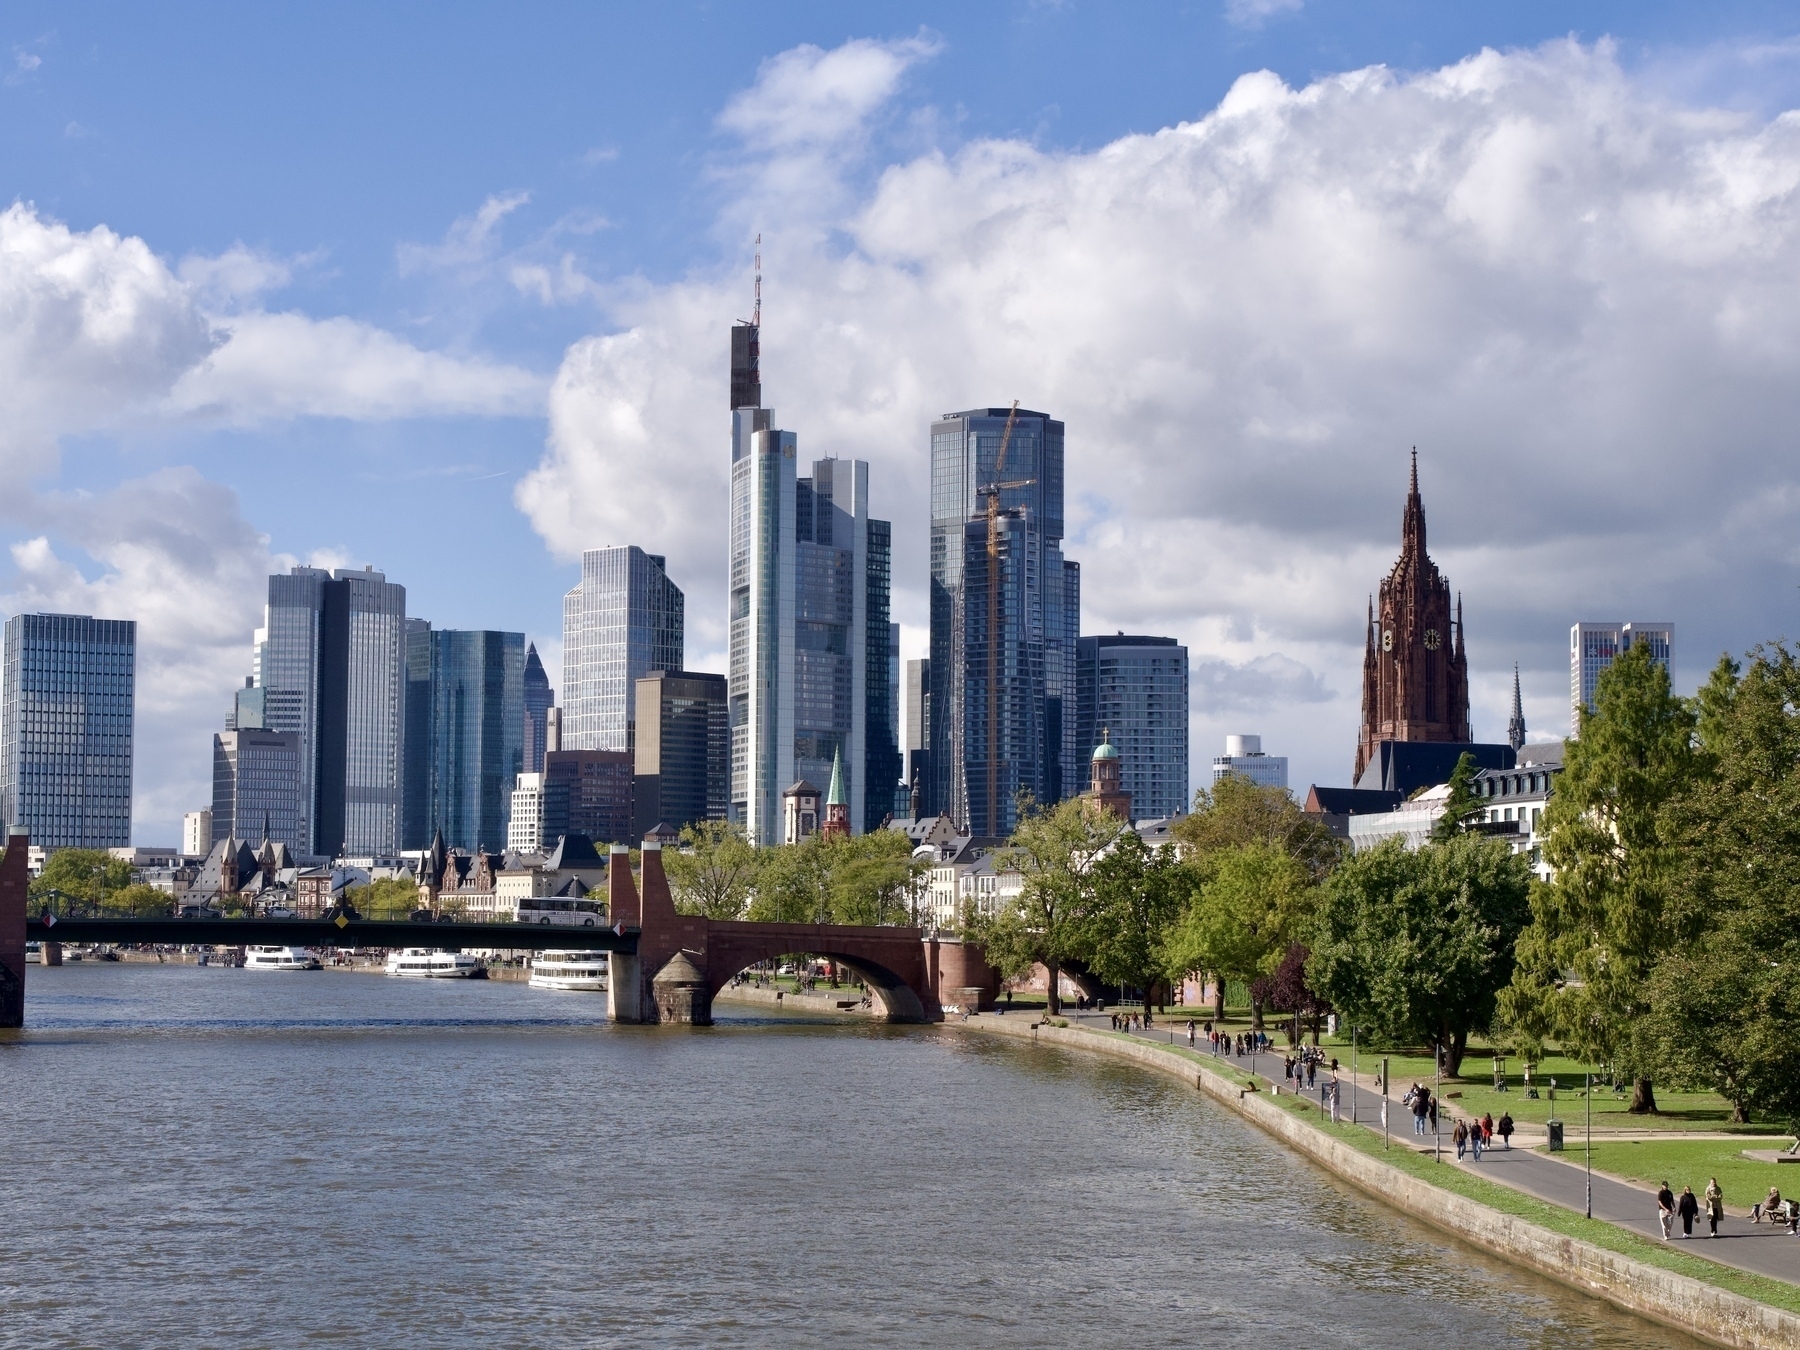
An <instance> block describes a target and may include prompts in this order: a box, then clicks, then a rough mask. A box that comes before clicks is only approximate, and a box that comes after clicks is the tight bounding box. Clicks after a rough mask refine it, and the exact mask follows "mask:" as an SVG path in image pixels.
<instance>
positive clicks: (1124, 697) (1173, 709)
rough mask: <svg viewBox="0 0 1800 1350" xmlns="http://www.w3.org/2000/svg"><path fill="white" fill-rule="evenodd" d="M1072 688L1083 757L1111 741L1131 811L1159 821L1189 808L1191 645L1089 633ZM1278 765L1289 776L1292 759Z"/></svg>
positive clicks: (1079, 653)
mask: <svg viewBox="0 0 1800 1350" xmlns="http://www.w3.org/2000/svg"><path fill="white" fill-rule="evenodd" d="M1075 691H1076V692H1075V708H1076V714H1075V718H1076V722H1077V724H1078V726H1079V729H1080V736H1079V746H1080V749H1081V753H1082V757H1083V758H1084V759H1085V758H1087V757H1088V756H1089V755H1091V754H1092V753H1093V751H1094V747H1095V746H1097V745H1099V744H1100V743H1101V741H1102V740H1103V739H1107V740H1110V741H1111V742H1112V745H1113V747H1114V748H1115V749H1116V750H1117V751H1118V752H1119V786H1120V787H1121V788H1123V789H1124V790H1125V791H1126V792H1129V793H1130V794H1131V813H1132V815H1133V816H1135V817H1136V818H1137V819H1139V820H1155V819H1159V818H1161V817H1165V816H1174V815H1179V814H1181V813H1182V812H1184V811H1186V810H1187V809H1188V804H1189V803H1188V653H1187V648H1186V647H1183V646H1182V645H1181V644H1180V643H1178V642H1177V641H1176V640H1175V639H1174V638H1172V637H1134V636H1131V635H1129V634H1126V633H1111V634H1104V635H1101V636H1099V637H1084V638H1082V639H1081V640H1080V642H1079V643H1078V644H1077V647H1076V661H1075ZM1251 739H1255V738H1254V737H1252V738H1251ZM1281 763H1282V765H1283V771H1284V773H1285V767H1286V764H1287V761H1286V760H1285V759H1284V760H1282V761H1281ZM1286 785H1287V784H1286V782H1285V781H1284V782H1283V783H1282V786H1283V787H1285V786H1286Z"/></svg>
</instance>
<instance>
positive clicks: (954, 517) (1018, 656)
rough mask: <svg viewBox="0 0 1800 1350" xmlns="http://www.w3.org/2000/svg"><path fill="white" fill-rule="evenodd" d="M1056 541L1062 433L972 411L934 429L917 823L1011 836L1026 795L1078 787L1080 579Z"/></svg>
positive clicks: (1054, 796) (1052, 795) (1048, 796)
mask: <svg viewBox="0 0 1800 1350" xmlns="http://www.w3.org/2000/svg"><path fill="white" fill-rule="evenodd" d="M1009 417H1011V420H1012V433H1011V435H1010V437H1008V435H1007V432H1006V427H1007V422H1008V419H1009ZM1003 441H1004V442H1005V446H1006V454H1005V459H1004V461H1002V459H1001V446H1002V442H1003ZM990 496H992V497H993V498H994V508H995V516H994V521H993V525H992V527H991V528H992V532H993V535H994V540H993V547H992V549H991V550H990V547H989V531H990V526H989V524H988V516H987V509H988V505H989V498H990ZM1062 538H1063V424H1062V423H1061V422H1058V421H1056V420H1055V419H1053V418H1051V417H1049V416H1048V415H1046V414H1044V413H1039V412H1028V411H1026V410H1023V409H1020V410H1019V411H1018V412H1017V413H1016V415H1014V414H1012V413H1011V411H1010V410H1009V409H1006V408H978V409H973V410H970V411H967V412H960V413H948V414H946V415H945V416H943V417H941V418H939V419H938V420H937V421H936V422H934V423H933V424H932V427H931V670H930V673H931V709H932V715H931V740H930V744H929V749H930V754H931V765H930V767H931V785H930V791H929V793H927V794H922V795H923V796H925V798H926V800H925V801H924V802H923V809H924V811H925V812H926V813H927V814H934V813H948V814H949V815H950V816H952V817H953V818H954V819H955V820H956V821H957V822H958V823H959V824H960V825H962V826H963V828H965V829H967V830H969V831H971V832H972V833H974V834H978V835H997V836H1004V835H1006V834H1009V833H1010V832H1011V830H1012V828H1013V825H1014V824H1015V819H1014V817H1015V814H1016V812H1015V805H1014V802H1015V797H1016V794H1017V793H1018V792H1019V791H1020V790H1022V789H1023V790H1029V791H1030V792H1031V793H1032V794H1033V795H1035V796H1036V797H1037V798H1038V800H1039V801H1041V802H1045V803H1050V802H1056V801H1060V800H1062V799H1063V798H1065V797H1070V796H1073V795H1075V793H1077V792H1078V791H1079V790H1080V789H1081V788H1082V787H1083V785H1084V782H1083V780H1084V773H1083V770H1084V768H1085V759H1084V757H1083V755H1082V754H1081V748H1080V746H1079V745H1078V744H1077V741H1078V732H1077V727H1076V719H1075V709H1074V706H1073V705H1074V702H1075V644H1076V639H1077V636H1078V634H1079V629H1080V614H1081V573H1080V568H1079V566H1078V565H1077V564H1075V563H1073V562H1070V561H1068V560H1067V559H1065V558H1064V557H1063V554H1062ZM990 560H991V561H992V563H993V566H992V567H990V565H989V564H990ZM990 610H992V611H993V612H992V613H991V614H990V612H989V611H990ZM990 637H991V638H992V641H990Z"/></svg>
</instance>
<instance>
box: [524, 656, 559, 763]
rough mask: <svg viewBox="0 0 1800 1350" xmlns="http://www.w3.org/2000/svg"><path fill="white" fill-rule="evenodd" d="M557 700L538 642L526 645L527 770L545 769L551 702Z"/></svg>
mask: <svg viewBox="0 0 1800 1350" xmlns="http://www.w3.org/2000/svg"><path fill="white" fill-rule="evenodd" d="M555 702H556V691H555V690H554V689H552V688H551V687H550V677H549V676H548V675H546V674H545V673H544V663H543V662H542V661H540V660H538V653H537V643H535V642H533V643H531V644H529V645H528V646H527V647H526V648H525V772H526V773H542V772H543V771H544V732H545V730H546V727H545V723H546V722H547V721H548V720H549V716H550V705H551V704H553V703H555Z"/></svg>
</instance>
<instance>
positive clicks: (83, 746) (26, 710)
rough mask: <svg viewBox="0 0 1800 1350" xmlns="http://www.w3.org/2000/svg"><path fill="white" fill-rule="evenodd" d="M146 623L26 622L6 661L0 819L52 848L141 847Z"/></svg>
mask: <svg viewBox="0 0 1800 1350" xmlns="http://www.w3.org/2000/svg"><path fill="white" fill-rule="evenodd" d="M136 683H137V624H136V623H135V622H133V621H132V620H130V619H95V618H90V617H89V616H87V615H85V614H19V615H15V616H14V617H13V618H11V619H8V620H7V622H6V633H5V639H4V654H3V655H0V820H3V822H4V824H6V825H9V826H10V825H23V826H25V827H26V828H27V829H29V830H30V831H31V842H32V843H33V844H38V845H42V846H44V847H46V848H124V847H126V846H128V845H129V844H130V843H131V767H132V766H131V745H132V720H133V716H134V708H135V695H136Z"/></svg>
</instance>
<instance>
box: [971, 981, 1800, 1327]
mask: <svg viewBox="0 0 1800 1350" xmlns="http://www.w3.org/2000/svg"><path fill="white" fill-rule="evenodd" d="M965 1025H966V1026H967V1027H969V1028H970V1029H973V1030H980V1031H987V1032H999V1033H1001V1034H1003V1035H1010V1036H1014V1037H1017V1038H1020V1039H1025V1040H1031V1039H1036V1040H1037V1041H1039V1042H1040V1043H1043V1044H1053V1045H1063V1046H1069V1047H1072V1048H1074V1049H1079V1050H1091V1051H1095V1052H1098V1053H1101V1054H1108V1055H1113V1056H1116V1057H1118V1058H1121V1059H1129V1060H1134V1061H1136V1062H1137V1063H1139V1064H1142V1065H1144V1066H1145V1067H1147V1068H1151V1069H1156V1070H1158V1071H1159V1072H1162V1073H1170V1074H1173V1075H1175V1076H1176V1077H1178V1078H1181V1079H1183V1080H1184V1081H1186V1082H1190V1083H1192V1084H1193V1085H1194V1086H1195V1087H1196V1088H1198V1089H1199V1090H1200V1091H1202V1092H1205V1093H1206V1094H1207V1095H1209V1096H1211V1097H1214V1098H1216V1099H1218V1100H1219V1101H1221V1102H1223V1103H1225V1105H1227V1106H1229V1107H1231V1108H1232V1109H1233V1110H1235V1111H1237V1112H1239V1113H1240V1114H1242V1115H1244V1116H1246V1117H1248V1118H1249V1119H1250V1120H1251V1121H1253V1122H1254V1123H1255V1124H1257V1125H1260V1126H1261V1127H1262V1128H1263V1129H1265V1130H1267V1131H1268V1132H1269V1133H1270V1134H1273V1135H1274V1136H1275V1137H1276V1138H1278V1139H1280V1140H1282V1141H1283V1142H1284V1143H1287V1144H1289V1145H1291V1146H1292V1147H1294V1148H1296V1149H1298V1150H1300V1151H1301V1152H1302V1153H1305V1154H1307V1155H1308V1156H1309V1157H1311V1158H1313V1159H1314V1160H1315V1161H1317V1162H1319V1163H1321V1164H1323V1165H1324V1166H1325V1167H1327V1168H1329V1169H1330V1170H1331V1171H1333V1172H1335V1173H1337V1175H1338V1176H1340V1177H1342V1178H1344V1179H1345V1180H1346V1181H1349V1182H1351V1183H1352V1184H1353V1185H1355V1186H1358V1187H1360V1188H1361V1189H1363V1190H1365V1191H1367V1192H1369V1193H1370V1194H1371V1195H1373V1196H1375V1197H1376V1198H1378V1199H1380V1200H1383V1201H1385V1202H1386V1203H1388V1204H1390V1205H1392V1206H1394V1208H1396V1209H1399V1210H1403V1211H1405V1212H1406V1213H1408V1214H1411V1215H1412V1216H1413V1217H1415V1218H1417V1219H1422V1220H1423V1221H1424V1222H1426V1223H1428V1224H1431V1225H1432V1226H1433V1227H1435V1228H1438V1229H1441V1230H1443V1231H1444V1232H1447V1233H1451V1234H1453V1235H1455V1236H1456V1237H1459V1238H1461V1239H1462V1240H1463V1241H1465V1242H1469V1243H1471V1244H1473V1245H1474V1246H1477V1247H1480V1248H1482V1249H1483V1250H1485V1251H1489V1252H1492V1253H1494V1254H1495V1255H1497V1256H1501V1257H1504V1258H1505V1259H1507V1260H1509V1261H1514V1262H1516V1263H1518V1264H1519V1265H1523V1266H1527V1267H1529V1268H1531V1269H1532V1270H1535V1271H1537V1272H1539V1273H1540V1274H1543V1275H1547V1276H1549V1277H1550V1278H1551V1279H1554V1280H1558V1281H1560V1282H1561V1283H1563V1284H1567V1285H1572V1286H1574V1287H1575V1288H1577V1289H1581V1290H1584V1291H1586V1292H1587V1293H1590V1294H1596V1295H1598V1296H1599V1297H1601V1298H1604V1299H1606V1300H1607V1301H1608V1302H1609V1303H1613V1304H1616V1305H1617V1306H1619V1307H1621V1308H1625V1309H1628V1310H1629V1311H1631V1312H1635V1313H1638V1314H1641V1315H1642V1316H1645V1317H1649V1318H1652V1319H1654V1320H1655V1321H1658V1322H1662V1323H1665V1324H1667V1325H1669V1326H1673V1327H1679V1328H1680V1329H1681V1330H1683V1331H1686V1332H1688V1333H1690V1334H1692V1335H1694V1336H1698V1337H1700V1338H1701V1339H1702V1340H1707V1341H1711V1342H1712V1343H1714V1344H1715V1345H1725V1346H1732V1347H1742V1348H1743V1350H1800V1315H1796V1314H1794V1313H1790V1312H1787V1311H1786V1310H1784V1309H1781V1308H1772V1307H1770V1306H1768V1305H1767V1304H1763V1303H1757V1302H1755V1301H1754V1300H1751V1299H1747V1298H1744V1297H1743V1296H1742V1295H1739V1294H1734V1293H1731V1292H1730V1291H1729V1290H1725V1289H1720V1288H1717V1287H1716V1286H1714V1285H1710V1284H1707V1283H1705V1282H1704V1281H1702V1280H1697V1279H1694V1278H1692V1277H1690V1276H1687V1275H1680V1274H1677V1273H1676V1272H1674V1271H1671V1270H1663V1269H1662V1268H1660V1267H1658V1266H1652V1265H1647V1264H1646V1263H1644V1262H1642V1261H1637V1260H1633V1259H1632V1258H1631V1257H1628V1256H1624V1255H1621V1254H1620V1253H1618V1252H1612V1251H1608V1250H1606V1249H1605V1248H1604V1247H1596V1246H1594V1245H1593V1244H1592V1243H1588V1242H1583V1241H1581V1240H1580V1239H1578V1238H1571V1237H1564V1236H1563V1235H1562V1234H1560V1233H1554V1232H1551V1231H1550V1230H1549V1229H1547V1228H1540V1227H1538V1226H1537V1225H1536V1224H1532V1223H1528V1222H1526V1221H1525V1220H1524V1219H1519V1218H1515V1217H1514V1216H1512V1215H1510V1214H1503V1213H1501V1212H1500V1211H1499V1210H1496V1209H1491V1208H1489V1207H1488V1206H1486V1205H1483V1204H1480V1203H1478V1202H1476V1201H1474V1200H1470V1199H1467V1198H1466V1197H1464V1196H1460V1195H1456V1194H1453V1193H1452V1192H1450V1191H1445V1190H1441V1189H1440V1188H1438V1187H1436V1186H1433V1185H1431V1184H1430V1183H1428V1182H1425V1181H1421V1180H1419V1179H1418V1178H1417V1177H1414V1176H1412V1175H1411V1174H1409V1173H1406V1172H1402V1171H1401V1170H1400V1169H1399V1168H1396V1167H1390V1166H1389V1165H1388V1164H1387V1163H1384V1162H1382V1161H1381V1160H1380V1159H1379V1158H1374V1157H1371V1156H1370V1155H1368V1154H1366V1153H1363V1152H1360V1151H1359V1150H1357V1149H1354V1148H1352V1147H1350V1146H1349V1145H1348V1144H1345V1143H1342V1142H1340V1141H1339V1140H1337V1139H1334V1138H1332V1136H1330V1135H1328V1134H1326V1133H1325V1132H1324V1131H1322V1130H1317V1129H1314V1128H1313V1127H1312V1126H1311V1125H1310V1124H1308V1123H1307V1122H1306V1121H1304V1120H1302V1119H1301V1118H1300V1117H1298V1116H1295V1115H1291V1114H1289V1113H1288V1112H1287V1111H1285V1110H1283V1109H1282V1108H1281V1107H1279V1106H1277V1105H1276V1104H1275V1103H1274V1102H1272V1101H1270V1100H1269V1099H1268V1098H1267V1097H1266V1096H1264V1095H1263V1094H1261V1093H1255V1092H1246V1091H1245V1090H1244V1089H1242V1088H1241V1087H1239V1086H1238V1085H1237V1084H1236V1083H1234V1082H1233V1081H1231V1080H1230V1079H1229V1078H1226V1077H1225V1076H1224V1075H1222V1074H1218V1073H1214V1072H1212V1071H1211V1070H1210V1069H1208V1068H1207V1067H1206V1066H1205V1065H1202V1064H1198V1063H1196V1062H1195V1061H1194V1060H1192V1059H1189V1058H1187V1057H1185V1056H1183V1055H1180V1054H1177V1053H1171V1052H1170V1051H1168V1050H1165V1049H1162V1048H1159V1047H1157V1046H1154V1045H1149V1044H1145V1043H1143V1042H1137V1041H1128V1040H1122V1039H1118V1038H1115V1037H1112V1036H1104V1035H1098V1034H1095V1033H1093V1032H1089V1031H1084V1030H1081V1029H1078V1028H1074V1027H1069V1028H1063V1027H1053V1026H1048V1025H1044V1026H1038V1027H1036V1028H1035V1029H1034V1027H1033V1019H1030V1018H1028V1017H1019V1016H1013V1017H981V1018H979V1019H971V1020H970V1021H969V1022H968V1023H966V1024H965Z"/></svg>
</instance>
